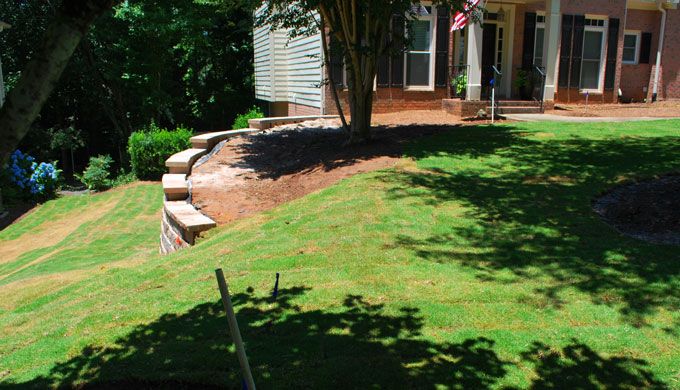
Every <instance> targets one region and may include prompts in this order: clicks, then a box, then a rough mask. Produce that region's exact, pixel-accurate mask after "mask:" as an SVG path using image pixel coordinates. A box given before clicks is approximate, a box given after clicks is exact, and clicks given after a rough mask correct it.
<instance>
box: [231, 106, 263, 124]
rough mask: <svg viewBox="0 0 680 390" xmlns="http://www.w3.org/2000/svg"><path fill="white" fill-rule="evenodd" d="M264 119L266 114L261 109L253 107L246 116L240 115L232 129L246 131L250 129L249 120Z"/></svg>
mask: <svg viewBox="0 0 680 390" xmlns="http://www.w3.org/2000/svg"><path fill="white" fill-rule="evenodd" d="M262 117H264V114H263V113H262V110H261V109H260V107H257V106H253V107H252V108H251V109H250V110H248V112H246V113H244V114H239V115H238V116H237V117H236V120H235V121H234V124H233V125H232V126H231V128H232V129H245V128H247V127H249V125H248V119H255V118H262Z"/></svg>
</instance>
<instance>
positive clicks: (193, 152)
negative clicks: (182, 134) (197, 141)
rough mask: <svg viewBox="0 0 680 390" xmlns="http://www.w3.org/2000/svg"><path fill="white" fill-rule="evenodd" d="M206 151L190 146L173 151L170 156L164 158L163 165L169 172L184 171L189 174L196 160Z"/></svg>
mask: <svg viewBox="0 0 680 390" xmlns="http://www.w3.org/2000/svg"><path fill="white" fill-rule="evenodd" d="M207 152H208V151H207V150H206V149H201V148H192V149H187V150H183V151H181V152H179V153H175V154H173V155H172V156H170V158H168V159H167V160H165V166H166V167H168V170H169V171H170V173H184V174H187V175H189V174H191V167H192V166H193V165H194V163H195V162H196V160H198V159H199V158H200V157H201V156H203V155H204V154H206V153H207Z"/></svg>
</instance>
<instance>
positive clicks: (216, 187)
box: [190, 122, 455, 224]
mask: <svg viewBox="0 0 680 390" xmlns="http://www.w3.org/2000/svg"><path fill="white" fill-rule="evenodd" d="M336 126H337V124H335V123H326V122H316V123H314V122H312V123H310V122H306V123H303V124H299V125H293V126H281V127H279V128H276V129H273V130H268V131H266V132H263V133H258V134H254V135H250V136H244V137H239V138H236V139H231V140H229V141H228V142H226V143H225V144H224V145H220V146H221V149H219V150H218V151H217V152H216V153H215V154H214V155H212V156H211V157H210V158H209V159H207V161H205V162H203V163H202V164H200V165H197V166H196V167H194V170H193V172H192V174H191V178H190V179H191V182H192V203H193V204H194V206H196V207H198V208H199V209H201V211H202V212H203V213H205V214H207V215H208V216H209V217H211V218H212V219H213V220H215V221H216V222H217V223H219V224H224V223H228V222H230V221H233V220H235V219H240V218H243V217H246V216H248V215H251V214H253V213H256V212H259V211H264V210H268V209H271V208H273V207H276V206H277V205H279V204H282V203H286V202H289V201H291V200H293V199H297V198H300V197H302V196H304V195H306V194H308V193H311V192H314V191H317V190H320V189H322V188H325V187H328V186H330V185H332V184H334V183H336V182H338V181H339V180H341V179H343V178H346V177H349V176H352V175H354V174H357V173H362V172H369V171H373V170H376V169H384V168H389V167H393V166H394V165H395V164H396V163H397V161H398V160H399V159H400V158H401V156H402V154H403V146H404V144H405V143H406V142H407V141H409V140H412V139H414V138H418V137H422V136H424V135H428V134H434V133H437V132H442V131H447V130H451V129H454V128H455V126H442V125H420V126H419V125H411V126H394V127H389V126H382V127H377V128H374V131H373V138H374V139H373V141H372V142H369V143H365V144H361V145H353V146H346V145H345V143H346V141H347V136H346V134H344V132H343V131H342V130H340V129H339V128H338V127H336Z"/></svg>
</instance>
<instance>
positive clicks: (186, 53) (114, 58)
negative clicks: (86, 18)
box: [0, 0, 254, 165]
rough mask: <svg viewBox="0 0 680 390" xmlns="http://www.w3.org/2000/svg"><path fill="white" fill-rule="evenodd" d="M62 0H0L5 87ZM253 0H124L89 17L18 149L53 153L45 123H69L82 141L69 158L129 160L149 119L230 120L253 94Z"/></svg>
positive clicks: (219, 123) (209, 123) (200, 123)
mask: <svg viewBox="0 0 680 390" xmlns="http://www.w3.org/2000/svg"><path fill="white" fill-rule="evenodd" d="M59 4H60V0H56V1H28V0H18V1H17V0H0V10H1V11H0V19H2V20H3V21H4V22H7V23H9V24H11V25H12V28H10V29H8V30H5V31H3V32H2V33H0V47H2V61H3V71H4V73H5V80H6V84H7V88H8V90H11V89H12V88H13V87H14V86H15V85H16V81H17V80H18V78H19V75H20V74H21V72H22V69H23V68H24V67H25V65H26V63H27V62H28V59H30V58H31V57H32V56H33V54H34V52H35V48H36V47H37V46H38V43H39V41H40V39H41V37H42V34H43V32H44V30H45V27H46V26H47V24H48V23H49V22H50V21H51V20H52V19H53V18H54V15H55V11H56V8H57V7H58V6H59ZM252 7H253V1H252V0H229V1H223V0H193V1H192V0H189V1H187V0H144V1H141V0H131V1H125V2H123V3H122V4H120V5H119V6H117V7H115V8H114V10H113V11H112V12H109V13H107V14H106V15H104V16H103V17H101V18H99V19H97V21H96V22H95V24H94V26H93V27H92V28H91V30H90V32H89V33H88V35H87V37H86V39H85V40H84V41H83V42H82V44H81V46H80V47H79V49H78V50H77V51H76V52H75V53H74V55H73V57H72V58H71V61H70V63H69V65H68V66H67V68H66V70H65V72H64V74H63V76H62V78H61V80H60V82H59V83H58V85H57V86H56V87H55V90H54V92H53V93H52V95H51V97H50V98H49V99H48V101H47V102H46V104H45V106H44V107H43V110H42V112H41V115H40V118H39V119H38V120H37V121H36V123H35V124H34V126H33V128H32V130H31V131H30V132H29V133H28V135H27V136H26V138H25V139H24V141H23V142H22V146H21V147H22V149H23V150H27V151H30V152H31V154H33V155H35V156H36V157H38V158H39V159H42V160H51V159H56V158H60V159H62V160H63V156H62V155H61V151H60V150H55V149H54V148H52V145H51V138H50V136H49V134H50V132H49V129H52V128H55V129H63V128H67V127H69V126H70V125H71V123H70V121H69V119H68V118H73V126H74V127H75V128H76V129H79V130H80V131H82V137H83V140H84V143H85V144H86V145H87V148H81V149H79V150H78V151H77V153H76V160H80V161H87V157H88V156H91V155H97V154H109V155H111V156H113V158H114V159H115V160H117V162H118V163H119V164H122V165H124V164H125V163H127V160H128V157H127V156H126V144H127V140H128V137H129V136H130V134H131V133H132V131H133V130H134V129H138V128H140V127H142V126H145V125H146V124H148V123H149V122H151V121H152V120H154V121H155V122H156V123H159V124H160V125H162V126H165V127H169V128H174V127H175V126H177V124H179V123H184V124H187V125H189V126H191V127H192V128H201V129H206V130H210V129H214V128H225V127H227V126H229V125H230V124H231V123H232V122H233V120H234V118H235V116H236V114H237V113H238V112H242V111H245V110H247V108H248V107H250V106H252V104H253V102H254V96H253V89H252V84H253V82H252V74H253V70H252V23H253V22H252V20H253V18H252Z"/></svg>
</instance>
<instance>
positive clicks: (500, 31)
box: [254, 0, 680, 116]
mask: <svg viewBox="0 0 680 390" xmlns="http://www.w3.org/2000/svg"><path fill="white" fill-rule="evenodd" d="M678 1H680V0H656V1H655V0H510V1H487V2H486V3H485V4H484V6H483V8H484V14H483V18H482V20H483V22H482V23H477V24H470V25H468V26H466V27H465V28H464V29H462V30H459V31H455V32H451V31H450V23H451V16H452V15H451V13H450V12H448V10H447V9H445V8H443V7H433V6H431V5H429V3H428V2H423V3H422V4H423V5H422V6H420V7H419V9H418V10H417V13H418V14H419V17H418V18H417V19H416V20H414V21H413V24H412V26H413V28H412V31H413V34H414V37H413V39H412V43H411V45H410V47H409V48H408V50H406V52H405V53H404V54H403V55H398V56H394V57H391V58H380V59H379V66H378V75H377V77H376V83H375V84H376V86H375V98H374V112H389V111H399V110H403V109H441V108H442V107H443V108H445V109H447V110H449V111H452V112H457V113H461V114H463V115H469V114H473V113H475V112H477V110H479V109H480V108H485V107H486V106H487V105H488V101H489V98H490V95H491V82H492V80H493V83H494V87H495V88H494V91H493V92H494V95H495V96H496V97H497V98H498V99H499V100H501V101H503V100H505V101H512V102H514V103H515V104H511V105H513V106H521V107H525V108H528V107H536V108H537V109H538V107H540V108H542V104H545V105H548V106H549V105H551V104H553V102H565V103H566V102H571V103H576V102H582V101H584V100H585V99H586V97H587V98H588V100H589V102H591V103H614V102H618V101H638V102H639V101H653V100H656V99H660V100H661V99H680V74H679V71H680V55H678V54H680V39H678V38H680V11H679V10H678V9H677V6H678ZM402 20H403V18H402V19H399V18H397V17H395V18H394V19H393V20H392V28H400V27H398V26H402V25H403V21H402ZM254 46H255V59H254V65H255V91H256V98H257V99H258V100H260V101H262V102H263V103H265V106H266V107H267V110H268V113H269V115H271V116H285V115H306V114H331V113H334V112H335V105H334V103H333V101H332V97H331V96H332V95H331V93H330V86H328V85H324V84H323V82H322V80H324V79H325V72H326V69H325V67H322V60H321V53H322V50H321V36H320V35H316V36H310V37H300V38H295V39H292V40H289V39H288V37H287V34H286V32H285V31H271V30H270V29H268V28H267V27H260V28H257V29H255V31H254ZM331 62H332V66H331V68H330V70H329V71H330V72H332V75H333V79H334V80H335V81H336V82H338V84H339V85H338V86H339V87H340V89H341V90H342V89H343V88H344V87H345V82H344V69H343V67H342V62H341V60H340V61H338V60H337V59H335V58H332V59H331ZM657 68H658V71H657ZM341 94H343V93H342V92H341ZM506 106H507V105H506Z"/></svg>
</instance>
